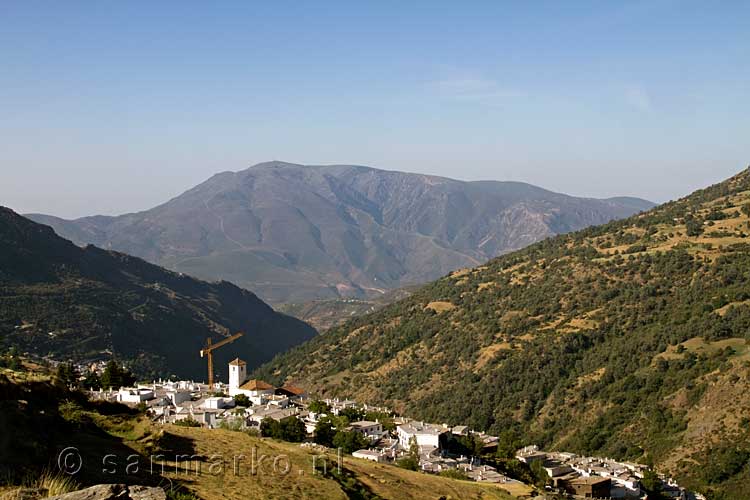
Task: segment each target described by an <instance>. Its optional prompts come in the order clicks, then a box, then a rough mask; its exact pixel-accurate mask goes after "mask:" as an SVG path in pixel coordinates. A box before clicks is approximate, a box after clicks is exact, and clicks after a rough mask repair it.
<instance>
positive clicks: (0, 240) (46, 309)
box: [0, 207, 316, 380]
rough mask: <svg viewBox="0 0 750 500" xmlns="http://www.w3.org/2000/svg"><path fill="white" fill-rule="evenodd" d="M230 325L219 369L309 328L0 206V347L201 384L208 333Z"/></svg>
mask: <svg viewBox="0 0 750 500" xmlns="http://www.w3.org/2000/svg"><path fill="white" fill-rule="evenodd" d="M236 331H244V332H246V335H245V336H244V337H242V338H241V339H239V340H238V341H237V342H235V343H234V344H232V346H231V347H228V348H225V349H223V350H221V351H218V352H217V360H216V365H215V366H216V367H217V368H218V369H219V370H226V362H227V361H228V360H229V359H232V358H234V357H236V356H241V357H242V358H243V359H245V360H247V361H248V363H250V364H255V365H258V364H260V363H261V362H263V361H266V360H268V359H270V358H271V357H272V356H273V355H274V354H276V353H278V352H280V351H282V350H284V349H288V348H290V347H292V346H294V345H296V344H299V343H300V342H302V341H304V340H307V339H309V338H311V337H312V336H314V335H315V334H316V332H315V330H314V329H313V328H312V327H310V326H309V325H307V324H306V323H303V322H302V321H299V320H297V319H295V318H291V317H289V316H285V315H283V314H279V313H277V312H275V311H274V310H273V309H272V308H271V307H270V306H268V305H267V304H265V303H264V302H263V301H262V300H260V299H259V298H258V297H256V296H255V295H254V294H252V293H250V292H248V291H246V290H243V289H241V288H238V287H236V286H234V285H232V284H231V283H228V282H220V283H206V282H203V281H199V280H196V279H193V278H190V277H188V276H184V275H182V274H178V273H174V272H171V271H167V270H165V269H162V268H160V267H158V266H155V265H152V264H149V263H147V262H145V261H143V260H141V259H138V258H135V257H130V256H128V255H125V254H121V253H117V252H109V251H105V250H102V249H100V248H97V247H94V246H87V247H86V248H80V247H77V246H75V245H74V244H73V243H71V242H69V241H67V240H64V239H62V238H60V237H59V236H57V235H56V234H55V233H54V232H53V231H52V229H51V228H49V227H47V226H44V225H41V224H37V223H35V222H32V221H30V220H28V219H26V218H24V217H21V216H20V215H18V214H16V213H14V212H13V211H12V210H9V209H7V208H3V207H0V348H3V347H4V348H6V349H7V348H8V347H9V346H16V347H18V348H19V349H21V350H22V351H24V352H30V353H34V354H36V355H38V356H47V355H49V356H51V357H52V358H53V359H63V360H65V359H74V360H78V361H83V360H99V359H109V358H111V357H112V356H116V357H119V358H120V359H122V360H124V361H128V362H129V363H130V364H131V365H132V367H133V369H134V370H136V371H137V372H139V373H140V374H141V375H144V376H146V375H154V376H155V375H170V374H176V375H179V376H181V377H195V378H198V379H199V380H203V379H205V377H206V372H205V360H202V359H200V357H199V356H198V351H199V350H200V349H201V347H202V346H203V344H204V343H205V341H206V338H207V337H209V336H212V337H213V338H214V339H219V338H221V337H224V336H227V335H228V334H229V333H234V332H236ZM3 350H4V349H3Z"/></svg>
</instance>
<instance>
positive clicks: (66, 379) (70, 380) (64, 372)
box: [57, 363, 79, 387]
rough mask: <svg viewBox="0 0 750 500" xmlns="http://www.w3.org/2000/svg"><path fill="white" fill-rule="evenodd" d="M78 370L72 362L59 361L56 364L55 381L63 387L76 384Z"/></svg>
mask: <svg viewBox="0 0 750 500" xmlns="http://www.w3.org/2000/svg"><path fill="white" fill-rule="evenodd" d="M78 377H79V375H78V370H76V367H75V366H74V365H73V363H60V364H59V365H57V381H58V383H59V384H60V385H62V386H64V387H70V386H77V385H78Z"/></svg>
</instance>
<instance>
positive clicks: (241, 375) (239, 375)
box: [229, 358, 247, 396]
mask: <svg viewBox="0 0 750 500" xmlns="http://www.w3.org/2000/svg"><path fill="white" fill-rule="evenodd" d="M246 378H247V363H245V362H244V361H242V360H241V359H240V358H235V359H234V360H232V361H230V362H229V395H230V396H235V395H237V394H240V393H239V392H237V391H238V390H239V388H240V386H241V385H242V384H244V383H245V379H246Z"/></svg>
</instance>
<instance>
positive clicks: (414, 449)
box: [409, 436, 419, 463]
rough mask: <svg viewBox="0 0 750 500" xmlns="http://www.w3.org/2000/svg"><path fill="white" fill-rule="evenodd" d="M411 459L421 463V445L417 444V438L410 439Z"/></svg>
mask: <svg viewBox="0 0 750 500" xmlns="http://www.w3.org/2000/svg"><path fill="white" fill-rule="evenodd" d="M409 457H411V458H412V459H413V460H416V461H417V463H419V443H417V436H412V437H411V438H410V439H409Z"/></svg>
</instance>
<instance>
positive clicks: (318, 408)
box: [307, 399, 331, 414]
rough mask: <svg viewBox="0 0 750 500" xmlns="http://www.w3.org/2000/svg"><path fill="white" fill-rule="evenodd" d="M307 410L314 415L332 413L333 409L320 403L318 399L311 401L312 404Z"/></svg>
mask: <svg viewBox="0 0 750 500" xmlns="http://www.w3.org/2000/svg"><path fill="white" fill-rule="evenodd" d="M307 409H308V410H309V411H310V412H312V413H318V414H320V413H328V412H330V411H331V407H330V406H328V405H327V404H326V403H324V402H323V401H320V400H318V399H316V400H314V401H310V404H308V405H307Z"/></svg>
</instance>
